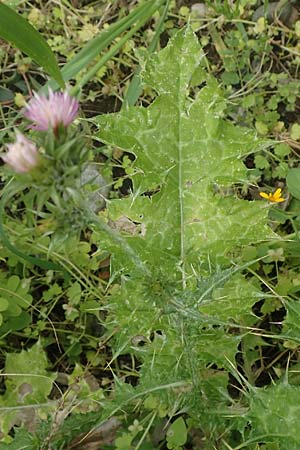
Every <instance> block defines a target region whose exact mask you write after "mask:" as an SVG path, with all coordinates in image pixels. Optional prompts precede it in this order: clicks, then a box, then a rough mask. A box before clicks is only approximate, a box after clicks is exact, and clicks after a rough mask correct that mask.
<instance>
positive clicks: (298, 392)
mask: <svg viewBox="0 0 300 450" xmlns="http://www.w3.org/2000/svg"><path fill="white" fill-rule="evenodd" d="M299 415H300V388H299V387H295V386H291V385H289V384H278V385H275V386H271V387H269V388H267V389H255V391H254V392H253V393H252V394H251V401H250V410H249V413H248V414H247V417H248V419H249V421H250V424H251V427H252V432H251V435H250V436H251V438H253V439H255V438H257V442H261V443H263V442H265V443H277V444H279V447H280V450H296V449H298V448H300V435H299Z"/></svg>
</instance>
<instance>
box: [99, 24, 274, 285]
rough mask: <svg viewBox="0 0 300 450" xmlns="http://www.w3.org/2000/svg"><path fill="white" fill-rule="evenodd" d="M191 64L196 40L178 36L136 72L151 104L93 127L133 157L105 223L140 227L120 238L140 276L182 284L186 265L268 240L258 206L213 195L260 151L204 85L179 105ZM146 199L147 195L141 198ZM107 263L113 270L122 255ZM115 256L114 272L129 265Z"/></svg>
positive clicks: (241, 174)
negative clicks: (124, 221)
mask: <svg viewBox="0 0 300 450" xmlns="http://www.w3.org/2000/svg"><path fill="white" fill-rule="evenodd" d="M201 57H202V53H201V49H200V47H199V44H198V41H197V38H196V36H195V35H194V34H193V33H192V32H191V31H190V30H189V29H186V30H183V31H180V32H179V33H177V35H176V36H175V37H174V38H173V40H171V42H170V43H169V45H168V46H167V47H166V48H165V49H164V50H162V51H161V52H160V53H158V54H156V55H154V57H152V58H150V60H149V62H148V63H146V64H145V67H144V70H143V72H142V74H143V79H144V81H145V83H146V84H148V85H150V86H151V87H153V88H154V89H156V91H157V92H158V94H159V96H158V97H157V98H156V100H155V101H154V102H153V103H152V104H151V105H150V106H149V107H148V108H144V107H140V108H130V109H128V110H126V111H122V112H120V113H116V114H111V115H106V116H100V117H98V118H97V119H96V120H97V123H98V125H99V127H100V134H99V135H100V138H101V139H102V140H103V141H104V142H107V143H109V144H113V145H116V146H118V147H121V148H123V149H124V150H128V151H130V152H132V153H133V154H134V155H135V156H136V162H135V175H134V177H133V183H134V190H133V194H132V196H130V197H129V198H127V199H126V200H124V199H122V200H120V201H114V202H112V204H111V206H110V208H109V216H110V219H112V220H115V221H117V220H118V219H120V217H123V216H125V217H127V218H129V219H130V220H132V221H135V222H140V223H141V224H142V225H141V228H140V232H139V233H138V232H137V233H136V234H135V235H132V234H129V233H127V237H126V233H124V235H125V238H126V239H127V241H128V242H130V245H131V246H132V247H133V248H134V249H135V250H136V252H137V253H138V254H139V256H140V258H141V259H142V260H143V261H144V263H145V264H146V265H147V266H148V267H149V266H150V267H152V266H153V265H155V266H162V265H164V266H166V265H167V267H168V270H169V271H172V273H174V274H176V272H177V277H178V273H179V274H180V276H182V278H183V283H184V284H185V275H186V274H187V273H189V272H190V264H191V263H195V262H197V261H202V262H205V261H206V260H207V258H208V257H209V258H210V261H211V262H213V263H220V262H221V263H222V262H225V261H226V260H228V259H227V258H228V257H229V255H230V252H231V251H232V250H233V249H234V248H236V247H238V246H240V245H243V244H248V243H249V242H253V241H254V242H255V241H257V240H261V239H264V238H266V237H267V236H270V234H271V233H270V231H269V229H268V228H267V226H266V223H265V220H264V219H265V216H266V208H265V204H264V203H262V202H248V201H245V200H240V199H237V198H236V197H234V195H230V196H226V195H224V194H223V193H222V189H221V187H222V186H224V185H228V184H230V183H232V182H239V181H241V180H244V179H245V178H246V168H245V166H244V164H243V162H242V159H241V158H242V156H243V155H245V154H247V153H248V152H250V151H256V150H257V149H258V148H259V145H260V142H259V141H258V139H257V138H256V137H255V135H254V134H253V133H252V132H251V131H249V130H247V129H245V128H242V127H235V126H234V125H233V124H231V123H229V122H228V121H225V120H223V119H222V115H223V110H224V106H225V104H224V100H223V97H222V93H221V91H220V90H219V88H218V86H217V84H216V82H215V81H214V80H212V79H209V80H208V82H207V86H206V87H204V88H203V89H202V90H201V91H200V92H199V94H198V95H197V97H196V99H195V100H194V101H192V100H190V99H189V98H188V97H187V92H188V85H189V81H190V78H191V76H192V74H193V72H194V70H195V68H196V66H197V65H198V64H199V62H200V60H201ZM149 191H152V192H155V193H154V194H153V195H152V196H150V197H149V196H145V195H144V196H141V194H143V193H145V192H149ZM113 253H114V260H116V259H117V258H120V256H121V253H122V250H121V249H120V248H119V249H118V250H117V251H116V252H113ZM124 256H125V258H123V259H120V265H121V266H122V267H124V265H125V267H126V265H127V266H128V263H129V258H128V257H126V255H124Z"/></svg>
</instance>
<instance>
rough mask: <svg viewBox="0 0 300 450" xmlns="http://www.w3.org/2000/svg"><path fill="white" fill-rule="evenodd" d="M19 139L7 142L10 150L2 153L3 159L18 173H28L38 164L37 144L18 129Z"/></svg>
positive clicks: (17, 135)
mask: <svg viewBox="0 0 300 450" xmlns="http://www.w3.org/2000/svg"><path fill="white" fill-rule="evenodd" d="M16 137H17V140H16V142H14V143H13V144H7V149H8V151H7V152H6V153H5V154H4V155H2V156H1V157H2V159H3V161H4V162H5V163H6V164H8V165H9V166H10V167H11V168H12V169H13V170H14V171H15V172H17V173H26V172H29V171H30V170H32V169H33V168H34V167H36V166H37V164H38V162H39V153H38V149H37V147H36V145H35V144H34V143H33V142H32V141H30V140H29V139H27V138H26V137H25V136H23V134H22V133H20V132H19V131H17V133H16Z"/></svg>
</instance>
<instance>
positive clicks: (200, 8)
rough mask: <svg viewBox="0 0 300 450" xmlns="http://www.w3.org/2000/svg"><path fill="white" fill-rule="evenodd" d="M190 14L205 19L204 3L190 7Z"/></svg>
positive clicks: (205, 8) (205, 9) (205, 7)
mask: <svg viewBox="0 0 300 450" xmlns="http://www.w3.org/2000/svg"><path fill="white" fill-rule="evenodd" d="M191 11H192V14H193V15H194V16H197V17H205V16H206V14H207V6H206V5H205V4H204V3H195V4H194V5H192V7H191Z"/></svg>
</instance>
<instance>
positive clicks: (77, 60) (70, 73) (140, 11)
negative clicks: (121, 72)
mask: <svg viewBox="0 0 300 450" xmlns="http://www.w3.org/2000/svg"><path fill="white" fill-rule="evenodd" d="M164 1H165V0H155V1H153V0H150V1H147V2H145V3H143V4H142V5H140V6H138V7H137V8H135V9H134V10H133V11H132V12H131V13H130V14H128V16H127V17H124V18H123V19H121V20H119V21H118V22H117V23H115V24H113V25H111V26H110V27H109V29H108V30H105V31H103V32H101V33H100V34H99V35H98V36H96V37H95V38H94V39H92V40H91V41H90V42H89V43H88V44H87V45H85V46H84V47H83V48H82V49H81V50H80V51H79V52H78V53H77V54H76V55H75V56H74V58H73V59H72V60H71V61H70V62H68V63H67V64H65V66H64V67H63V69H62V71H61V72H62V76H63V79H64V80H65V81H69V80H70V79H71V78H74V77H75V76H76V75H77V74H78V72H80V71H81V70H82V69H84V68H85V67H87V66H88V65H89V64H90V63H91V62H92V61H93V59H95V58H96V57H97V56H98V55H99V54H100V53H101V52H102V51H103V50H105V49H106V48H107V47H108V46H109V45H110V44H111V43H112V42H113V41H114V39H116V38H117V37H118V36H120V35H121V34H122V33H123V32H124V31H126V30H127V29H128V28H130V27H131V26H132V25H133V24H134V23H136V22H137V21H141V22H140V23H141V25H140V26H142V24H143V23H145V22H146V21H147V20H148V19H149V18H150V17H151V16H152V14H153V13H154V12H155V11H156V10H157V9H158V8H159V7H160V6H161V5H162V4H163V3H164ZM86 79H87V78H86ZM81 86H83V85H82V84H81ZM48 87H51V88H52V89H55V88H57V84H56V83H55V82H54V81H53V80H50V81H49V82H48V83H47V84H46V85H45V86H44V87H43V88H42V89H41V91H40V92H45V91H47V89H48Z"/></svg>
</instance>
